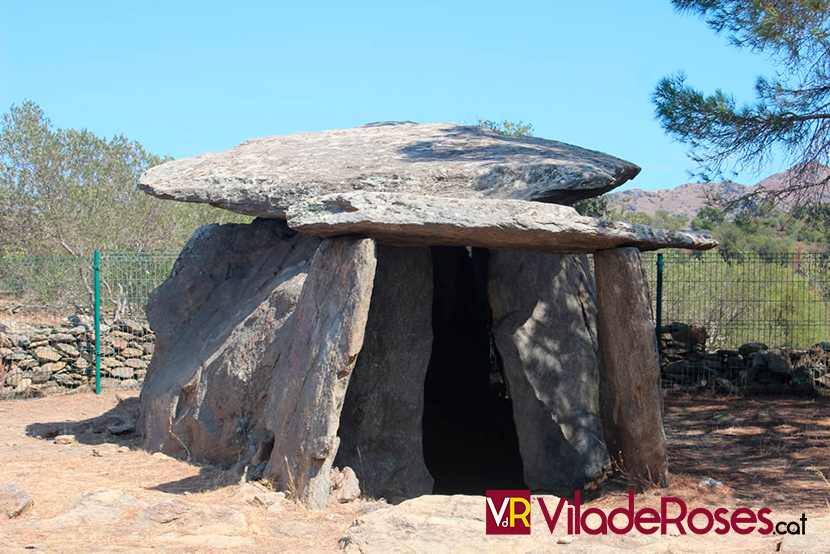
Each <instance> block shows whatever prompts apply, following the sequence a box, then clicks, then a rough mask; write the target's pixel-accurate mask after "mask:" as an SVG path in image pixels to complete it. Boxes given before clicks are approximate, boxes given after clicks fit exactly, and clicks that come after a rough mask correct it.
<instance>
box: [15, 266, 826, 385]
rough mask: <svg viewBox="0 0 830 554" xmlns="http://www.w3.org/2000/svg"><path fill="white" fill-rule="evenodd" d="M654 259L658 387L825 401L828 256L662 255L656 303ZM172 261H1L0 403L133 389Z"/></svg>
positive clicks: (151, 343) (652, 282) (652, 280)
mask: <svg viewBox="0 0 830 554" xmlns="http://www.w3.org/2000/svg"><path fill="white" fill-rule="evenodd" d="M658 255H659V254H657V253H655V252H648V253H644V254H643V263H644V265H645V267H646V270H647V275H648V279H649V286H650V287H651V291H652V300H653V302H654V308H655V314H656V313H657V304H658V302H659V303H660V304H661V308H662V309H661V311H660V313H661V315H662V323H663V324H664V325H662V327H661V328H659V329H658V337H659V341H658V342H659V345H660V350H661V385H662V386H663V388H664V389H668V390H679V391H694V390H718V391H723V392H736V391H766V392H788V391H815V390H818V391H830V370H829V369H828V360H830V254H807V253H787V254H750V253H743V254H730V255H726V254H723V253H720V252H715V251H709V252H688V251H680V250H676V251H668V252H665V253H663V254H662V259H663V270H662V280H663V286H662V295H661V296H660V298H659V300H658V295H657V291H656V283H657V259H658ZM176 256H177V254H175V253H172V252H103V253H101V256H100V260H99V263H98V265H97V266H96V265H95V262H94V260H93V259H92V258H91V257H90V258H79V257H53V258H3V259H0V398H8V397H31V396H39V395H42V394H46V393H49V392H53V391H54V392H59V391H62V390H68V389H77V388H79V387H96V385H98V386H100V388H102V389H111V388H119V389H124V388H139V387H140V386H141V383H142V381H143V378H144V375H145V374H146V369H147V366H148V365H149V362H150V359H151V358H152V354H153V351H154V347H155V337H154V335H153V333H152V331H151V329H150V328H149V326H148V325H147V321H146V315H145V313H144V306H145V304H146V302H147V298H148V297H149V295H150V292H151V291H152V290H153V289H154V288H155V287H156V286H158V285H159V284H160V283H161V282H162V281H163V280H164V279H165V278H166V277H167V275H169V273H170V270H171V269H172V266H173V263H174V262H175V259H176ZM96 267H97V268H98V273H97V277H98V281H99V286H97V287H96V271H95V269H96ZM96 291H97V293H96ZM96 300H97V305H98V307H99V314H100V324H99V325H98V333H99V337H98V340H97V341H96V332H95V330H96V325H95V307H96ZM96 345H97V347H98V352H97V355H96ZM96 369H97V371H96ZM96 377H97V379H99V381H97V379H96ZM96 381H97V382H96Z"/></svg>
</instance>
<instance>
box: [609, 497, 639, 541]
mask: <svg viewBox="0 0 830 554" xmlns="http://www.w3.org/2000/svg"><path fill="white" fill-rule="evenodd" d="M617 514H621V515H624V516H626V517H628V524H627V525H626V526H625V527H617V526H616V525H614V516H616V515H617ZM608 527H609V528H610V529H611V532H612V533H616V534H617V535H624V534H626V533H628V532H629V531H631V528H632V527H634V491H628V509H627V510H626V509H625V508H617V509H616V510H611V513H609V514H608Z"/></svg>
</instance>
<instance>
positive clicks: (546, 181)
mask: <svg viewBox="0 0 830 554" xmlns="http://www.w3.org/2000/svg"><path fill="white" fill-rule="evenodd" d="M639 172H640V168H639V167H638V166H636V165H634V164H633V163H630V162H627V161H625V160H621V159H619V158H615V157H613V156H609V155H608V154H603V153H602V152H597V151H594V150H587V149H585V148H580V147H578V146H572V145H570V144H565V143H563V142H558V141H554V140H546V139H542V138H537V137H524V136H523V137H513V136H506V135H503V134H501V133H497V132H495V131H492V130H489V129H484V128H481V127H472V126H463V125H455V124H452V123H428V124H417V123H411V122H389V123H373V124H369V125H363V126H360V127H356V128H354V129H342V130H331V131H319V132H314V133H297V134H293V135H286V136H276V137H267V138H259V139H254V140H249V141H246V142H244V143H242V144H240V145H239V146H237V147H236V148H232V149H231V150H226V151H223V152H212V153H208V154H202V155H200V156H195V157H192V158H186V159H181V160H174V161H170V162H167V163H164V164H161V165H159V166H156V167H153V168H151V169H150V170H149V171H147V172H146V173H145V174H144V175H143V176H142V177H141V179H140V181H139V187H140V188H141V189H142V190H143V191H144V192H146V193H148V194H151V195H153V196H157V197H159V198H165V199H170V200H178V201H183V202H200V203H206V204H211V205H213V206H217V207H220V208H224V209H227V210H230V211H233V212H238V213H242V214H248V215H255V216H260V217H270V218H283V219H284V218H285V217H286V212H287V210H288V208H289V206H291V205H292V204H295V203H298V202H302V201H303V200H305V199H308V198H311V197H319V196H321V195H323V194H329V193H337V192H353V191H366V192H390V193H399V194H416V195H426V196H438V197H449V198H489V199H513V200H530V201H538V202H555V203H560V204H572V203H573V202H576V201H577V200H581V199H583V198H589V197H593V196H599V195H600V194H603V193H605V192H607V191H610V190H612V189H614V188H616V187H618V186H620V185H621V184H623V183H624V182H626V181H627V180H629V179H632V178H634V177H635V176H636V175H637V174H638V173H639Z"/></svg>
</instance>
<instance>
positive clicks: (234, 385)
mask: <svg viewBox="0 0 830 554" xmlns="http://www.w3.org/2000/svg"><path fill="white" fill-rule="evenodd" d="M319 244H320V240H319V239H317V238H315V237H311V236H309V235H302V234H297V233H294V232H293V231H290V230H289V229H287V228H286V227H285V224H284V223H282V222H279V221H275V220H258V221H255V222H254V223H252V224H250V225H221V226H220V225H209V226H206V227H202V228H200V229H199V230H198V231H196V233H195V234H194V235H193V237H192V238H191V239H190V241H188V243H187V244H186V245H185V247H184V249H183V250H182V252H181V254H180V255H179V258H178V260H177V261H176V264H175V266H174V267H173V270H172V272H171V275H170V277H169V278H168V279H167V280H166V281H164V283H162V284H161V285H160V286H159V287H158V288H157V289H156V290H155V291H153V293H152V295H151V296H150V300H149V302H148V304H147V318H148V319H149V322H150V325H151V327H152V328H153V330H154V331H155V334H156V348H155V353H154V355H153V360H152V362H151V363H150V366H149V367H148V369H147V376H146V378H145V381H144V388H143V389H142V391H141V418H142V422H141V429H142V430H143V433H144V437H145V446H146V447H147V448H149V449H150V450H153V451H162V452H165V453H167V454H170V455H182V456H189V457H190V458H191V459H195V460H201V461H210V462H215V463H220V464H223V465H232V464H234V463H235V462H237V461H238V460H239V459H240V456H245V453H246V452H248V451H249V450H250V449H252V448H256V447H257V445H258V444H259V443H262V442H263V441H267V440H269V433H268V432H267V430H266V429H265V425H264V419H263V407H264V405H265V400H266V398H267V393H268V390H269V387H270V386H271V378H272V376H273V369H274V364H275V362H276V360H277V358H278V357H279V355H280V350H281V346H280V340H281V339H282V338H283V337H282V335H283V334H282V329H283V326H284V325H285V323H286V320H287V319H288V317H289V316H290V315H291V313H292V312H293V311H294V308H295V306H296V303H297V300H298V297H299V295H300V291H301V290H302V287H303V283H304V281H305V279H306V275H307V273H308V270H309V267H310V261H311V258H312V256H313V255H314V252H315V251H316V250H317V247H318V245H319ZM247 456H248V457H250V456H251V454H250V453H249V454H247Z"/></svg>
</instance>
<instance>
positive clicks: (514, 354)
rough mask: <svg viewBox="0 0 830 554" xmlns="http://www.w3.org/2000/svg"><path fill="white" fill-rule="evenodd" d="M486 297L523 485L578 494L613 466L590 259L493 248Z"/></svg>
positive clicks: (558, 492)
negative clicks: (605, 435)
mask: <svg viewBox="0 0 830 554" xmlns="http://www.w3.org/2000/svg"><path fill="white" fill-rule="evenodd" d="M488 294H489V297H490V306H491V307H492V310H493V337H494V339H495V342H496V347H497V349H498V351H499V354H500V355H501V360H502V370H503V372H504V377H505V380H506V381H507V385H508V392H509V394H510V397H511V399H512V401H513V417H514V420H515V422H516V431H517V433H518V437H519V448H520V451H521V454H522V463H523V467H524V479H525V482H526V483H527V486H528V487H530V488H531V489H534V490H544V491H550V492H553V493H554V494H558V495H565V494H573V491H574V490H575V489H578V488H581V487H583V486H584V485H585V484H586V483H587V482H589V481H590V480H592V479H594V478H596V477H598V476H599V475H600V474H601V472H602V466H603V465H604V464H605V463H607V461H608V454H607V452H606V449H605V444H604V443H603V440H602V426H601V424H600V419H599V383H598V381H599V375H598V369H597V366H598V359H597V348H598V346H597V336H596V298H595V293H594V283H593V279H592V278H591V273H590V268H589V266H588V259H587V257H586V256H584V255H582V256H579V255H558V254H538V253H530V252H517V251H508V250H493V251H491V253H490V267H489V279H488Z"/></svg>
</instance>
